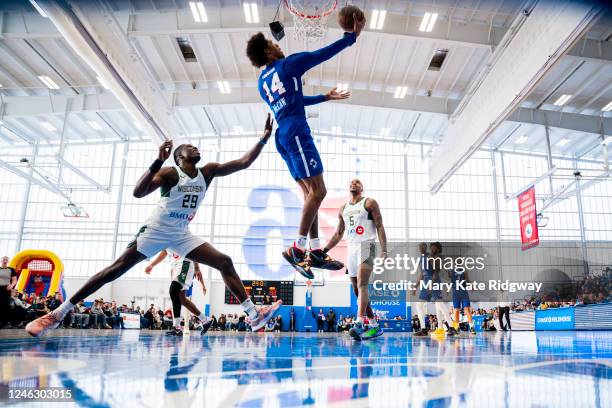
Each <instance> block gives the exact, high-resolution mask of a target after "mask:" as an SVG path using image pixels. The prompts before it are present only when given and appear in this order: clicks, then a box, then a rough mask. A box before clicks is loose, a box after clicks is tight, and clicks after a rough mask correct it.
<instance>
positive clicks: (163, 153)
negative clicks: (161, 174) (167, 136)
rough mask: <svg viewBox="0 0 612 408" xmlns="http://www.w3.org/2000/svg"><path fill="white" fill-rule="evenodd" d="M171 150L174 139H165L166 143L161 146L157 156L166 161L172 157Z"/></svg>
mask: <svg viewBox="0 0 612 408" xmlns="http://www.w3.org/2000/svg"><path fill="white" fill-rule="evenodd" d="M171 151H172V140H165V141H164V143H162V144H161V145H160V146H159V155H158V156H157V158H158V159H159V160H161V161H166V160H168V157H170V152H171Z"/></svg>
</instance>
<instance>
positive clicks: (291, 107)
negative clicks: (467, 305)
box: [246, 16, 365, 279]
mask: <svg viewBox="0 0 612 408" xmlns="http://www.w3.org/2000/svg"><path fill="white" fill-rule="evenodd" d="M354 20H355V25H354V27H353V31H352V32H347V33H344V35H343V37H342V38H341V39H340V40H338V41H336V42H334V43H332V44H330V45H328V46H327V47H323V48H321V49H319V50H316V51H313V52H299V53H296V54H291V55H289V56H288V57H285V54H283V51H282V50H281V48H280V47H279V46H278V44H275V43H273V42H272V41H270V40H268V39H266V37H265V36H264V35H263V34H262V33H257V34H255V35H253V36H252V37H251V39H250V40H249V41H248V44H247V49H246V53H247V56H248V57H249V59H250V61H251V63H252V64H253V65H254V66H256V67H258V68H263V70H262V72H261V75H260V76H259V84H258V89H259V93H260V95H261V97H262V98H263V100H264V101H265V102H266V103H267V104H268V106H269V107H270V109H271V110H272V112H274V116H275V117H276V122H277V124H278V128H277V130H276V149H277V150H278V152H279V153H280V154H281V156H282V158H283V159H284V160H285V163H287V167H288V168H289V172H290V173H291V176H292V177H293V178H294V179H295V180H296V182H297V183H298V185H299V186H300V188H301V189H302V191H303V192H304V208H303V209H302V218H301V220H300V226H299V230H298V237H297V239H296V240H295V242H294V243H293V245H292V246H290V247H289V248H288V249H287V250H286V251H284V252H283V257H284V258H285V259H286V260H287V261H288V262H289V263H290V264H291V265H292V266H293V267H294V268H295V269H296V270H297V271H298V272H299V273H300V274H302V275H303V276H304V277H306V278H307V279H313V278H314V274H313V273H312V271H311V267H315V268H323V269H331V270H338V269H342V268H343V267H344V265H343V264H342V263H341V262H339V261H336V260H334V259H332V258H331V257H330V256H329V255H327V253H326V252H325V251H323V249H321V244H320V241H319V239H318V225H317V212H318V211H319V207H320V206H321V203H322V202H323V199H324V198H325V195H326V194H327V190H326V188H325V181H324V179H323V163H321V157H320V156H319V152H318V151H317V148H316V146H315V143H314V140H313V139H312V135H311V133H310V128H309V127H308V123H307V121H306V112H305V110H304V106H306V105H311V104H314V103H319V102H324V101H325V100H328V98H329V95H328V96H325V95H319V96H313V97H304V95H303V93H302V75H304V74H305V73H306V72H307V71H308V70H309V69H311V68H313V67H315V66H317V65H319V64H321V63H323V62H325V61H327V60H329V59H330V58H332V57H333V56H334V55H336V54H338V53H339V52H340V51H342V50H344V49H345V48H347V47H350V46H351V45H353V44H354V43H355V41H356V40H357V37H358V36H359V34H360V33H361V31H362V30H363V27H364V25H365V19H363V20H358V19H357V18H356V16H354ZM309 233H310V238H311V241H310V251H307V248H306V244H307V235H308V234H309ZM307 252H308V253H307Z"/></svg>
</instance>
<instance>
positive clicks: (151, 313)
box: [144, 303, 157, 329]
mask: <svg viewBox="0 0 612 408" xmlns="http://www.w3.org/2000/svg"><path fill="white" fill-rule="evenodd" d="M156 314H157V312H156V311H155V306H154V305H153V303H151V306H149V310H147V312H146V313H145V314H144V318H145V319H147V322H146V323H147V329H154V328H155V315H156Z"/></svg>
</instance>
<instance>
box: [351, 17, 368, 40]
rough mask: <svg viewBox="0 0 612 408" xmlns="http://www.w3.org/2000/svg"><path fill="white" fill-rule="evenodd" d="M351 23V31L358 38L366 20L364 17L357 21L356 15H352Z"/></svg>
mask: <svg viewBox="0 0 612 408" xmlns="http://www.w3.org/2000/svg"><path fill="white" fill-rule="evenodd" d="M353 21H354V24H353V31H354V32H355V35H356V36H357V37H359V34H361V30H363V27H365V23H366V18H365V16H363V19H361V20H358V19H357V13H353Z"/></svg>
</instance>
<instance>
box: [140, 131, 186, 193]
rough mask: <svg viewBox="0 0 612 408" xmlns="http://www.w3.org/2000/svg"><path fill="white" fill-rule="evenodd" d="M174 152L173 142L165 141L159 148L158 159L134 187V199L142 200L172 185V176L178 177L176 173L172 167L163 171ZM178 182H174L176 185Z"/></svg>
mask: <svg viewBox="0 0 612 408" xmlns="http://www.w3.org/2000/svg"><path fill="white" fill-rule="evenodd" d="M171 151H172V140H166V141H164V142H163V143H162V144H161V146H159V154H158V156H157V159H155V161H154V162H153V164H151V166H149V169H148V170H147V171H145V173H144V174H143V175H142V176H141V177H140V179H139V180H138V181H137V182H136V185H135V186H134V197H136V198H142V197H144V196H146V195H148V194H151V193H152V192H153V191H155V190H157V189H158V188H159V187H161V186H163V185H168V184H171V182H172V180H171V179H172V175H175V178H176V177H177V176H176V171H175V170H174V169H173V168H171V167H166V168H163V169H162V165H163V164H164V162H165V161H166V160H167V159H168V157H170V152H171ZM177 181H178V180H174V184H176V182H177Z"/></svg>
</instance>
